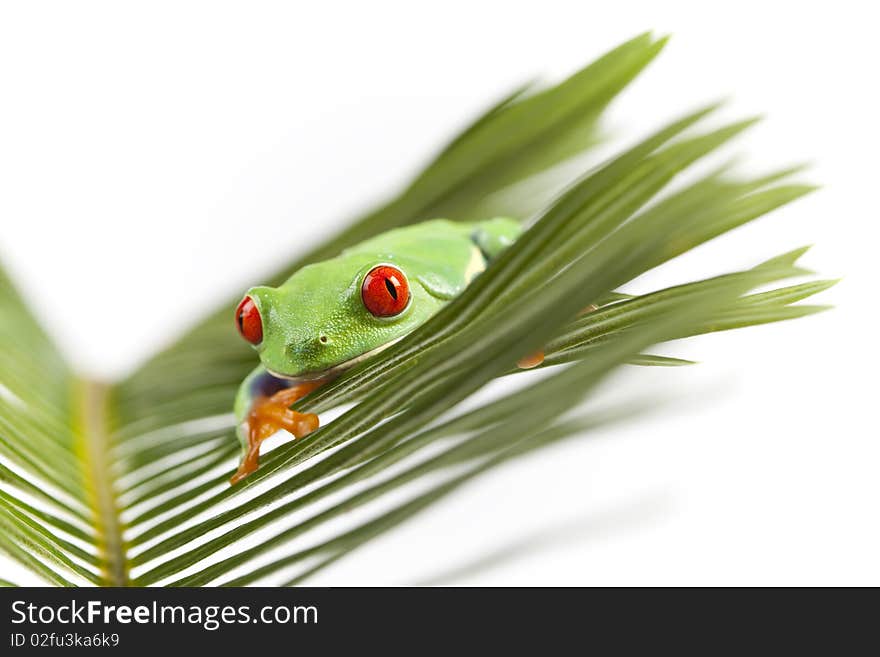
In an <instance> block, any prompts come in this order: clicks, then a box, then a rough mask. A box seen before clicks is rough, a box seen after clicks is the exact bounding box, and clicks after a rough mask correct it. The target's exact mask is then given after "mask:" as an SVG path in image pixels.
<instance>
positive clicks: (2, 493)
mask: <svg viewBox="0 0 880 657" xmlns="http://www.w3.org/2000/svg"><path fill="white" fill-rule="evenodd" d="M663 43H664V40H662V39H660V40H656V39H654V38H652V37H651V36H650V35H642V36H639V37H637V38H635V39H633V40H632V41H630V42H628V43H626V44H623V45H622V46H620V47H619V48H617V49H615V50H613V51H611V52H609V53H608V54H607V55H605V56H603V57H602V58H600V59H599V60H597V61H596V62H595V63H593V64H591V65H590V66H588V67H586V68H585V69H583V70H581V71H579V72H578V73H576V74H575V75H573V76H572V77H570V78H569V79H567V80H565V81H563V82H562V83H560V84H557V85H555V86H551V87H548V88H544V89H535V88H533V87H524V88H522V89H519V90H517V91H515V92H514V93H512V94H510V95H509V96H508V97H506V98H504V99H503V100H502V101H500V102H499V103H497V104H496V105H495V106H493V107H492V108H491V109H489V110H488V111H487V112H486V113H485V114H484V115H483V116H482V117H480V118H479V119H478V120H477V121H476V122H474V123H473V124H472V125H471V126H470V127H468V128H467V129H466V130H464V131H463V132H462V133H461V134H460V135H459V136H458V137H457V138H455V139H454V140H453V141H452V142H451V143H450V144H449V146H448V147H447V148H446V149H444V150H443V151H442V152H441V153H439V154H438V155H437V156H436V158H435V159H434V160H433V161H432V162H431V163H430V164H428V166H427V167H426V168H425V170H424V171H423V172H422V173H420V174H419V175H418V176H417V177H416V178H415V179H414V180H413V181H412V182H411V183H410V184H409V185H408V186H407V187H406V188H405V189H404V190H403V191H402V192H401V193H400V194H399V195H398V196H397V197H395V198H394V199H392V200H391V201H389V202H388V203H387V204H385V205H383V206H382V207H380V208H378V209H376V210H374V211H372V212H370V213H368V214H366V215H365V216H364V217H362V218H361V219H359V220H357V221H355V222H353V223H352V224H351V225H350V226H349V227H348V228H346V229H345V230H344V231H342V232H341V233H340V234H339V235H337V236H336V237H334V238H332V239H330V240H328V241H327V242H325V243H323V244H321V245H319V246H317V247H316V248H315V249H314V250H313V251H311V252H310V253H309V254H307V255H306V256H304V257H302V258H300V259H299V260H298V261H296V262H294V263H291V264H290V266H289V267H287V268H285V270H284V271H281V272H278V274H277V275H275V276H274V277H272V280H274V281H275V282H278V281H280V280H283V279H284V278H285V277H286V276H288V275H289V274H290V272H292V271H294V270H295V269H297V268H299V267H301V266H302V265H303V264H306V263H308V262H313V261H315V260H319V259H321V258H324V257H327V256H330V255H333V254H335V253H336V252H337V251H339V250H340V249H341V248H343V247H345V246H347V245H349V244H352V243H355V242H357V241H359V240H361V239H363V238H365V237H367V236H370V235H374V234H376V233H378V232H381V231H383V230H386V229H389V228H391V227H394V226H399V225H403V224H406V223H411V222H417V221H421V220H425V219H429V218H432V217H437V216H445V217H448V218H451V219H455V220H466V219H475V218H481V217H485V216H488V214H489V213H496V212H497V213H503V214H507V215H511V216H515V217H519V218H521V219H522V220H523V221H524V222H525V223H526V225H527V227H528V228H527V231H526V232H525V234H524V235H523V237H522V238H521V239H520V240H518V241H517V242H516V243H515V244H514V245H513V246H512V247H511V248H509V249H508V250H507V251H505V252H504V253H503V255H502V256H501V257H500V258H499V259H498V260H497V261H496V262H494V263H493V264H492V265H491V267H490V268H489V269H488V270H487V271H486V272H485V273H483V274H482V275H480V276H479V277H478V278H477V279H476V280H475V281H474V282H473V283H472V284H471V285H470V286H469V287H468V288H467V290H466V291H465V292H464V293H463V294H462V295H461V296H460V297H458V298H457V299H455V300H454V301H453V302H451V303H450V304H449V305H448V306H446V307H445V308H444V309H443V310H442V311H441V312H439V313H438V314H437V315H436V316H435V317H434V318H432V319H431V320H430V321H429V322H427V323H426V324H424V325H423V326H422V327H420V328H419V329H418V330H416V331H414V332H413V333H412V334H410V335H409V336H407V337H406V338H405V339H404V340H402V341H400V342H398V343H397V344H395V345H394V346H392V347H391V348H389V349H387V350H386V351H384V352H383V353H382V354H380V355H379V356H377V357H375V358H373V359H371V360H370V361H368V362H365V363H363V364H362V365H360V366H358V367H356V368H354V369H352V370H351V371H349V372H348V373H346V374H345V375H344V376H342V377H340V378H339V379H337V380H336V381H334V382H333V383H332V384H329V385H327V386H325V387H323V388H321V389H319V390H317V391H316V392H315V393H313V394H312V395H310V396H309V397H307V398H305V399H303V400H302V401H301V402H300V403H299V404H298V407H299V408H301V409H303V410H309V411H313V412H321V413H326V414H336V415H337V417H335V419H333V420H332V421H330V422H327V423H325V424H324V426H322V427H321V428H320V429H319V430H317V431H316V432H314V433H313V434H311V435H309V436H307V437H306V438H304V439H302V440H298V441H295V442H288V443H287V444H285V445H283V446H281V447H279V448H278V449H275V450H273V451H272V452H271V453H269V454H268V455H267V456H266V457H264V459H263V463H262V466H261V468H260V470H259V471H257V472H256V473H255V474H253V475H252V476H250V477H249V478H248V479H247V480H245V482H244V483H243V484H241V485H239V486H236V487H234V488H231V487H229V486H228V483H227V481H228V478H229V475H230V474H231V471H232V469H233V466H234V461H235V458H236V455H237V449H238V447H237V442H236V440H235V438H234V436H233V431H232V418H231V414H230V409H231V406H232V399H233V397H234V395H235V391H236V389H237V387H238V385H239V383H240V382H241V380H242V379H243V378H244V376H245V375H246V374H247V373H248V371H249V370H250V369H251V368H252V367H253V365H254V361H255V359H254V356H253V352H252V351H251V350H250V349H249V348H247V347H246V346H245V345H243V344H242V342H241V341H240V340H239V339H238V338H237V336H236V335H235V332H234V329H233V327H232V322H231V321H230V319H229V318H230V317H231V314H232V308H233V303H234V301H233V299H232V298H230V302H229V304H226V305H224V307H222V308H220V309H218V310H217V312H216V313H215V314H213V315H212V316H210V317H208V318H206V319H205V320H203V321H202V322H200V323H198V324H196V325H195V326H194V327H193V328H192V329H190V331H189V332H188V333H187V334H186V335H184V336H183V337H181V339H180V340H178V341H177V342H176V343H175V344H174V345H172V346H171V347H169V348H168V349H166V350H164V351H163V352H161V353H159V354H157V355H156V356H155V357H153V358H152V359H151V360H150V361H149V362H147V363H146V364H145V365H144V366H142V367H141V368H140V369H138V370H137V371H136V372H134V373H133V374H132V375H131V376H130V377H128V378H127V379H125V380H124V381H120V382H116V383H113V384H110V385H105V384H102V383H100V382H95V381H90V380H86V379H83V378H81V377H79V376H78V375H77V374H76V373H75V372H72V371H71V370H70V368H69V367H68V365H67V364H66V363H65V362H64V360H63V358H62V357H61V355H60V354H59V352H58V350H57V349H56V347H55V346H54V345H53V344H52V343H51V341H50V340H49V339H48V338H47V336H46V335H45V333H44V332H43V331H42V329H41V328H40V327H39V325H38V324H37V323H36V321H35V320H34V318H33V316H32V315H31V313H30V312H29V311H28V309H27V307H26V305H25V303H24V302H23V300H22V299H21V298H20V296H19V295H18V294H17V293H16V291H15V289H14V287H13V285H12V283H11V282H10V281H9V279H8V278H7V277H6V276H5V274H3V273H2V272H0V343H2V345H3V350H2V352H0V375H2V382H3V383H2V386H0V456H2V459H0V484H2V487H0V523H2V531H0V550H2V551H3V552H4V553H5V554H6V555H7V556H8V557H9V558H11V559H14V560H16V561H18V562H19V563H20V564H22V565H23V566H25V567H26V568H28V569H30V570H31V571H33V572H34V573H35V574H36V575H38V576H39V577H41V578H42V579H44V580H46V581H47V582H49V583H52V584H58V585H78V584H96V585H126V584H138V585H148V584H171V585H207V584H231V585H243V584H250V583H255V582H267V581H268V582H274V583H289V584H292V583H298V582H300V581H303V580H304V579H305V578H307V577H308V576H310V575H311V574H313V573H315V572H316V571H318V570H320V569H321V568H324V567H325V566H327V565H328V564H331V563H333V562H335V561H336V560H338V559H340V558H342V557H344V556H346V555H348V553H350V552H351V551H353V550H354V549H356V548H357V547H358V546H360V545H362V544H363V543H365V542H367V541H369V540H370V539H372V538H373V537H375V536H377V535H379V534H381V533H383V532H386V531H388V530H390V529H391V528H393V527H395V526H397V525H398V524H400V523H401V522H404V521H405V520H406V519H407V518H409V517H411V516H412V515H414V514H416V513H418V512H420V511H421V510H423V509H424V508H426V507H427V506H429V505H431V504H433V503H435V502H437V501H438V500H440V499H442V498H443V497H444V496H446V495H448V494H450V493H451V492H453V491H455V490H457V489H459V488H460V487H461V486H463V485H465V484H466V483H467V482H469V481H470V480H472V479H473V478H474V477H477V476H479V475H481V474H482V473H484V472H486V471H488V470H490V469H492V468H495V467H498V466H501V465H502V464H504V463H506V462H508V461H509V460H511V459H513V458H518V457H521V456H524V455H527V454H529V453H531V452H532V451H534V450H536V449H540V448H542V447H544V446H546V445H549V444H553V443H556V442H558V441H560V440H564V439H569V438H572V437H575V436H583V435H588V434H589V432H590V431H591V430H593V429H594V428H596V427H597V426H599V425H604V424H607V423H610V422H614V421H617V420H619V419H621V418H624V417H629V416H631V415H632V413H633V409H616V410H614V409H610V410H606V411H594V412H593V413H592V414H587V415H585V414H583V413H582V412H580V411H578V410H577V409H578V407H579V405H580V403H581V401H582V400H583V399H585V397H586V396H587V395H588V394H589V392H590V391H591V390H592V389H593V388H594V387H595V386H596V385H597V384H598V383H599V382H600V381H601V380H602V379H603V377H605V376H606V375H607V374H608V373H609V372H610V371H612V370H613V369H614V368H616V367H618V366H619V365H622V364H624V363H636V364H640V365H654V366H671V365H683V364H688V363H690V361H684V360H681V359H676V358H671V357H668V356H662V355H657V354H650V353H644V352H643V350H644V349H646V348H648V347H650V346H651V345H655V344H657V343H660V342H665V341H668V340H673V339H681V338H686V337H689V336H693V335H697V334H702V333H708V332H712V331H718V330H727V329H732V328H739V327H743V326H751V325H756V324H762V323H767V322H775V321H780V320H784V319H791V318H796V317H802V316H805V315H809V314H812V313H815V312H817V311H819V310H822V309H823V308H824V306H817V305H803V304H799V303H798V302H800V301H802V300H804V299H806V298H808V297H810V296H812V295H814V294H817V293H819V292H821V291H823V290H825V289H827V288H828V287H830V286H831V285H832V284H833V283H834V281H812V282H807V283H800V284H794V285H788V286H783V287H775V288H771V289H770V290H766V289H765V290H760V291H759V290H758V289H759V288H766V287H767V286H773V285H774V284H776V283H777V282H779V281H782V280H784V279H787V278H790V277H794V276H801V275H804V274H805V273H806V272H805V271H804V270H802V269H800V268H798V267H797V260H798V258H799V257H800V256H801V255H803V253H804V251H805V250H804V249H798V250H797V251H792V252H791V253H787V254H783V255H781V256H778V257H776V258H773V259H772V260H770V261H767V262H764V263H761V264H757V265H753V266H751V267H747V268H744V269H743V270H741V271H738V272H732V273H730V274H728V275H724V276H716V277H713V278H707V279H705V280H701V281H696V282H691V283H686V284H683V285H679V286H675V287H670V288H667V289H664V290H658V291H656V292H653V293H651V294H644V295H639V296H632V295H627V294H623V293H621V292H619V291H617V290H618V289H619V288H620V287H621V286H624V285H625V284H626V283H627V282H629V281H631V280H632V279H634V278H636V277H638V276H639V275H641V274H642V273H644V272H646V271H648V270H650V269H653V268H655V267H657V266H659V265H662V264H663V263H664V262H666V261H668V260H670V259H672V258H675V257H676V256H678V255H680V254H682V253H684V252H686V251H688V250H689V249H691V248H693V247H695V246H697V245H699V244H702V243H704V242H706V241H708V240H711V239H713V238H715V237H717V236H719V235H721V234H723V233H725V232H727V231H729V230H731V229H733V228H736V227H738V226H741V225H743V224H745V223H748V222H749V221H752V220H753V219H756V218H758V217H760V216H763V215H765V214H767V213H768V212H771V211H772V210H774V209H776V208H778V207H780V206H782V205H785V204H787V203H789V202H791V201H793V200H795V199H797V198H799V197H801V196H803V195H804V194H806V193H807V192H809V191H810V190H811V188H810V187H809V186H807V185H803V184H797V183H793V182H789V178H790V177H791V176H793V175H794V174H796V173H797V172H796V170H789V171H781V172H778V173H773V174H771V175H767V176H762V177H756V178H746V179H740V178H736V177H734V176H733V175H731V174H730V172H729V171H727V169H723V170H718V171H712V172H710V173H708V174H705V175H703V176H702V177H697V178H696V179H695V181H694V182H690V183H689V184H687V185H684V186H681V187H679V188H678V189H677V190H676V191H669V188H670V184H671V183H672V182H673V181H674V180H676V179H677V178H678V176H679V174H681V173H682V172H685V171H689V170H690V169H691V168H692V167H693V166H694V165H696V164H697V163H698V162H699V161H700V160H702V159H703V158H705V157H706V156H708V155H710V154H712V153H714V152H715V151H717V150H718V149H719V148H721V147H723V146H724V145H725V144H726V143H727V142H728V141H729V140H731V139H732V138H734V137H735V136H736V135H738V134H739V133H740V132H742V131H743V130H745V129H747V128H748V127H749V126H750V125H751V124H752V123H753V121H743V122H739V123H734V124H730V125H725V126H721V127H718V128H714V129H702V130H701V131H700V130H698V126H699V125H700V124H701V123H703V122H704V121H705V120H706V118H707V117H708V115H710V114H711V113H712V111H713V109H714V108H712V107H709V108H706V109H703V110H700V111H698V112H694V113H693V114H690V115H688V116H685V117H683V118H682V119H680V120H678V121H675V122H673V123H671V124H669V125H668V126H665V127H664V128H662V129H660V130H658V131H657V132H656V133H654V134H652V135H650V136H649V137H647V138H646V139H644V140H642V141H640V142H638V143H636V144H634V145H633V146H631V147H629V148H628V149H626V150H623V151H622V152H621V153H620V154H619V155H617V156H616V157H614V158H612V159H611V160H609V161H607V162H605V163H604V164H602V165H600V166H598V167H595V168H594V169H592V170H591V171H589V172H587V173H585V174H584V175H582V176H581V177H580V178H578V179H576V180H567V179H566V178H565V173H564V171H565V170H568V169H569V167H560V166H558V165H560V164H562V163H565V162H567V161H568V160H570V159H571V158H573V157H575V156H578V155H580V154H582V153H584V152H585V150H586V149H588V148H589V147H591V146H592V145H594V144H595V143H597V141H598V131H597V125H598V120H599V118H600V116H601V114H602V112H603V111H604V110H605V108H606V106H607V105H608V104H609V102H610V101H611V100H612V99H613V98H614V97H615V96H616V95H617V94H618V93H619V92H620V91H621V90H622V89H623V88H625V87H626V86H627V84H628V83H629V82H630V81H631V80H632V79H633V78H634V77H636V75H638V73H639V72H640V71H641V70H642V69H643V68H644V67H645V66H646V65H647V64H648V63H649V62H650V61H651V60H652V59H653V58H654V56H656V54H657V53H658V52H659V51H660V49H661V48H662V46H663ZM537 174H540V175H537ZM744 264H745V265H749V264H752V263H744ZM590 304H595V305H597V306H599V308H598V309H597V310H595V311H593V312H590V313H588V314H582V315H580V316H579V311H580V310H582V309H583V308H585V307H587V306H589V305H590ZM539 348H544V350H545V352H546V359H545V361H544V364H543V365H542V366H541V369H542V370H546V376H543V378H542V383H541V385H540V386H536V387H530V388H519V389H516V390H514V391H512V392H508V393H506V394H504V395H502V396H499V397H496V398H495V399H493V400H492V401H489V402H484V403H482V404H478V405H476V406H475V407H474V406H473V404H470V405H469V408H470V409H469V410H464V408H465V407H466V406H468V403H467V402H468V401H469V400H470V399H471V398H472V396H473V395H474V394H475V393H477V392H478V391H480V390H481V389H482V388H483V387H485V386H486V385H487V384H488V383H490V382H491V381H493V380H494V379H496V378H498V377H504V376H511V377H513V378H512V379H511V380H512V381H513V382H516V381H525V380H529V379H528V377H533V376H536V375H534V374H522V373H520V371H519V370H512V369H511V366H512V364H513V363H515V362H516V360H517V359H518V358H519V357H521V356H522V355H523V354H525V353H529V352H530V351H533V350H536V349H539ZM563 364H565V365H566V366H565V367H559V366H560V365H563ZM514 375H515V376H514ZM401 496H402V497H403V501H402V502H400V501H398V502H394V503H391V504H390V505H389V503H388V500H389V499H393V500H398V499H400V498H401ZM352 512H355V514H354V515H356V516H357V517H356V518H355V520H354V522H352V523H349V525H351V526H349V527H346V528H344V529H342V530H338V529H334V527H335V526H336V525H335V524H334V523H338V522H339V521H340V520H341V519H342V518H343V516H344V515H345V517H346V518H348V517H351V516H350V515H349V514H352ZM328 532H329V534H328ZM328 536H329V537H328ZM0 583H2V584H4V585H5V584H7V583H6V582H0Z"/></svg>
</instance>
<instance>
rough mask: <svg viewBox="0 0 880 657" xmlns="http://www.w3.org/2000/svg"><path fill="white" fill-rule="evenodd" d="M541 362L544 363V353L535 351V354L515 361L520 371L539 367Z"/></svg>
mask: <svg viewBox="0 0 880 657" xmlns="http://www.w3.org/2000/svg"><path fill="white" fill-rule="evenodd" d="M543 362H544V352H543V351H536V352H535V353H533V354H529V355H528V356H525V357H524V358H520V359H519V360H518V361H517V363H516V366H517V367H518V368H520V369H521V370H528V369H531V368H533V367H537V366H538V365H540V364H541V363H543Z"/></svg>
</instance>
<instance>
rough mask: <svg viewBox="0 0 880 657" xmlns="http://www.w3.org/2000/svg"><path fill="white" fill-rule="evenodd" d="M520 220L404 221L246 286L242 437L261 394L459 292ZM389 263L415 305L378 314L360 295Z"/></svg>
mask: <svg viewBox="0 0 880 657" xmlns="http://www.w3.org/2000/svg"><path fill="white" fill-rule="evenodd" d="M520 232H521V227H520V224H519V223H518V222H517V221H514V220H512V219H504V218H497V219H490V220H488V221H482V222H476V223H461V222H453V221H448V220H446V219H434V220H431V221H426V222H424V223H420V224H415V225H413V226H407V227H405V228H398V229H395V230H391V231H388V232H386V233H382V234H381V235H378V236H376V237H374V238H372V239H369V240H367V241H365V242H362V243H360V244H358V245H356V246H353V247H351V248H349V249H346V250H345V251H343V252H342V253H341V254H340V255H338V256H337V257H335V258H331V259H330V260H325V261H323V262H318V263H315V264H311V265H307V266H306V267H303V268H302V269H300V270H299V271H297V272H296V273H295V274H293V275H292V276H291V277H290V278H289V279H287V281H286V282H285V283H283V284H282V285H281V286H279V287H277V288H271V287H263V286H261V287H254V288H251V289H250V290H248V292H247V294H248V296H250V297H251V298H252V299H253V300H254V303H255V304H256V305H257V308H258V310H259V312H260V317H261V319H262V325H263V340H262V342H261V343H260V344H259V345H257V346H256V347H255V349H256V350H257V353H258V354H259V356H260V365H259V366H258V367H257V368H256V369H255V370H254V371H253V372H251V374H249V375H248V377H247V378H246V379H245V380H244V381H243V382H242V385H241V387H240V388H239V391H238V395H237V396H236V400H235V415H236V419H237V421H238V423H239V432H238V433H239V439H240V440H241V441H242V447H243V448H244V447H245V446H246V438H245V432H244V431H243V430H242V429H243V427H242V420H243V419H244V417H245V416H246V414H247V412H248V410H249V409H250V406H251V403H252V402H253V400H254V398H255V397H258V396H267V395H271V394H272V393H274V392H276V391H278V390H280V389H283V388H285V387H288V386H290V385H291V383H292V382H293V381H297V380H307V379H315V378H323V377H325V376H328V375H330V374H332V373H334V372H335V371H338V370H342V369H345V368H348V367H351V366H352V365H355V364H356V363H358V362H360V361H361V360H363V359H365V358H368V357H369V356H371V355H373V354H375V353H377V352H378V351H380V350H382V349H383V348H385V347H387V346H389V345H391V344H393V343H394V342H396V341H397V340H399V339H400V338H402V337H403V336H405V335H406V334H407V333H409V332H410V331H412V330H413V329H415V328H416V327H418V326H419V325H420V324H422V323H423V322H425V320H427V319H428V318H429V317H431V316H432V315H433V314H434V313H435V312H437V310H439V309H440V308H441V307H442V306H443V305H444V304H445V303H447V302H448V301H449V300H450V299H453V298H455V296H456V295H458V294H459V293H460V292H461V291H462V290H463V289H464V288H465V287H466V286H467V284H468V283H470V281H471V280H472V279H473V278H474V276H476V275H477V274H479V273H480V272H482V271H483V270H484V269H485V268H486V266H487V264H488V262H489V261H490V260H491V259H492V258H494V257H495V256H496V255H498V254H499V253H500V252H501V251H502V250H504V248H506V247H507V246H508V245H510V244H511V243H512V242H513V241H514V240H515V239H516V238H517V237H518V236H519V234H520ZM380 264H390V265H394V266H395V267H397V268H398V269H400V270H401V271H402V272H403V273H404V275H405V276H406V277H407V280H408V281H409V289H410V295H411V297H410V302H409V304H408V305H407V307H406V308H405V309H404V310H403V312H401V313H400V314H398V315H395V316H394V317H375V316H373V315H372V314H371V313H370V312H369V311H368V310H367V309H366V308H365V307H364V304H363V301H362V300H361V285H362V283H363V280H364V276H365V275H366V274H367V273H368V272H369V271H370V270H371V269H372V268H373V267H375V266H376V265H380Z"/></svg>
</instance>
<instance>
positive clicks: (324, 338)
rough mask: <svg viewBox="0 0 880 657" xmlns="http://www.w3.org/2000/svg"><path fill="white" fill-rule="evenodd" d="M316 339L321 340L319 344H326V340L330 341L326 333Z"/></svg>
mask: <svg viewBox="0 0 880 657" xmlns="http://www.w3.org/2000/svg"><path fill="white" fill-rule="evenodd" d="M318 340H319V341H320V342H321V344H327V343H328V342H330V338H328V337H327V336H326V335H322V336H321V337H320V338H318Z"/></svg>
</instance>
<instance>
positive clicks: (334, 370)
mask: <svg viewBox="0 0 880 657" xmlns="http://www.w3.org/2000/svg"><path fill="white" fill-rule="evenodd" d="M403 337H404V336H401V337H399V338H397V339H396V340H392V341H391V342H386V343H385V344H383V345H381V346H379V347H376V348H375V349H371V350H370V351H365V352H364V353H362V354H360V355H358V356H355V357H354V358H349V359H348V360H346V361H343V362H341V363H339V364H338V365H334V366H333V367H328V368H327V369H324V370H312V371H309V372H299V373H297V374H284V373H282V372H277V371H275V370H271V369H269V368H268V367H267V368H266V371H267V372H268V373H269V374H271V375H272V376H274V377H275V378H276V379H284V380H286V381H294V382H300V381H315V380H317V379H331V378H335V377H337V376H339V375H340V374H342V373H343V372H344V371H346V370H349V369H351V368H352V367H354V366H355V365H357V364H358V363H362V362H363V361H365V360H367V359H368V358H372V357H373V356H375V355H376V354H378V353H379V352H380V351H384V350H385V349H387V348H388V347H390V346H391V345H393V344H394V343H396V342H398V341H400V340H401V339H402V338H403Z"/></svg>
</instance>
